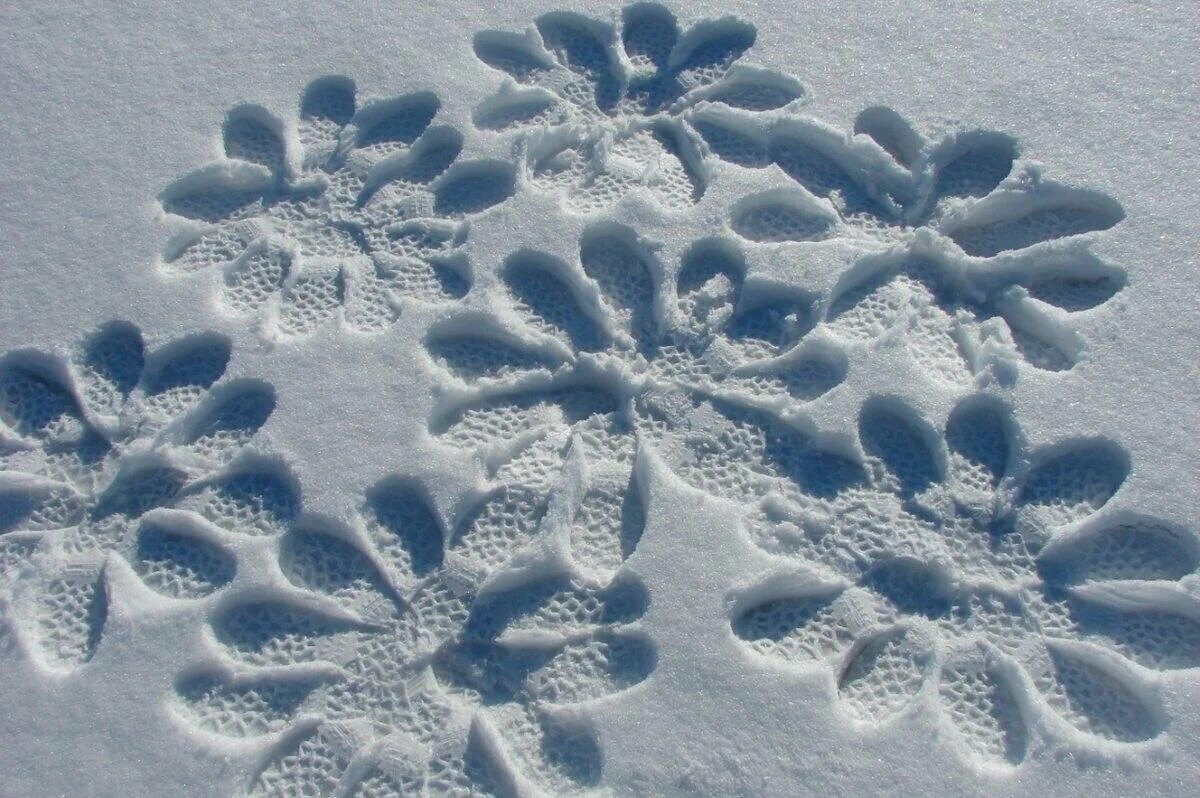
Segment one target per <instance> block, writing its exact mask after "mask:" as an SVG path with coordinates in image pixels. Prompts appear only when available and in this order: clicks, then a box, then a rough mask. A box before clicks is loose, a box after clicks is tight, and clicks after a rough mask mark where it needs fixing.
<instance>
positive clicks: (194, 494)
mask: <svg viewBox="0 0 1200 798" xmlns="http://www.w3.org/2000/svg"><path fill="white" fill-rule="evenodd" d="M177 505H178V507H179V508H180V509H184V510H190V511H192V512H195V513H197V514H199V515H200V516H201V517H202V518H205V519H207V520H208V521H211V522H212V523H214V524H216V525H217V526H219V527H221V528H222V529H225V530H226V531H228V532H236V533H239V534H242V535H255V536H257V535H276V534H280V533H282V532H284V531H285V530H286V529H288V528H289V527H290V525H291V523H292V521H293V520H294V519H295V518H296V516H297V515H298V514H299V511H300V492H299V488H298V487H297V486H296V485H295V482H294V480H292V479H291V478H290V477H288V476H285V475H284V473H283V472H282V469H279V468H273V467H257V466H255V465H253V464H250V465H248V466H247V467H245V468H244V469H239V470H237V471H234V472H232V473H227V474H222V475H220V476H219V477H217V478H215V479H212V480H210V481H207V482H204V483H201V484H199V485H197V486H195V487H194V488H191V489H189V491H188V494H187V495H186V496H185V497H183V498H182V499H181V500H180V501H179V502H177Z"/></svg>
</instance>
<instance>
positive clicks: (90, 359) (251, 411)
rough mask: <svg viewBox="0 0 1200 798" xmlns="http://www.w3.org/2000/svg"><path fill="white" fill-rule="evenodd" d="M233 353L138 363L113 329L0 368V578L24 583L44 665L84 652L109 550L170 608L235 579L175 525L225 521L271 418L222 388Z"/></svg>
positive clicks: (169, 347)
mask: <svg viewBox="0 0 1200 798" xmlns="http://www.w3.org/2000/svg"><path fill="white" fill-rule="evenodd" d="M229 354H230V348H229V343H228V341H227V340H225V339H224V338H221V337H220V336H215V335H208V334H200V335H194V336H191V337H187V338H182V339H178V340H175V341H170V342H168V343H166V344H164V345H163V346H162V347H160V348H158V349H156V350H154V351H151V352H147V351H146V349H145V347H144V345H143V342H142V336H141V333H140V332H139V331H138V329H137V328H136V327H134V326H133V325H131V324H127V323H124V322H111V323H108V324H106V325H104V326H102V327H101V328H100V329H99V330H97V331H96V332H94V333H93V334H92V335H90V336H88V337H87V338H86V339H85V340H84V341H83V342H82V343H81V344H80V345H79V346H77V347H76V348H75V350H74V351H73V353H72V355H71V356H70V357H66V358H59V357H55V356H52V355H46V354H43V353H40V352H34V351H17V352H10V353H8V354H7V355H6V356H5V357H4V358H3V361H2V362H0V420H2V421H3V426H2V427H0V436H2V438H0V443H2V444H3V448H2V450H0V467H2V469H3V470H0V533H2V536H0V558H2V559H0V570H2V571H3V573H4V574H5V575H6V576H15V575H17V574H22V575H27V576H28V578H25V579H21V580H13V582H12V585H11V586H12V587H14V588H20V589H19V590H17V591H16V593H15V599H14V601H13V607H14V608H15V610H16V612H15V616H14V617H15V620H16V623H17V625H18V626H19V627H20V628H21V630H22V631H24V632H27V633H28V639H29V640H30V641H31V642H32V644H33V645H32V646H31V648H32V650H33V651H34V652H36V653H37V654H38V655H39V656H40V659H41V661H42V662H44V663H45V664H46V665H48V666H50V667H52V668H56V669H62V670H71V669H74V668H77V667H79V666H81V665H83V664H84V663H86V662H88V661H89V660H90V659H91V658H92V656H93V654H94V653H95V651H96V648H97V646H98V645H99V643H100V642H101V638H102V630H103V625H104V622H105V619H106V615H107V610H106V607H107V592H106V587H105V580H104V577H103V568H104V563H105V559H106V557H107V556H108V554H109V553H110V552H117V553H119V554H122V555H124V556H125V557H126V558H127V559H128V561H129V563H130V565H131V567H132V568H133V569H134V570H135V571H136V572H138V573H139V574H140V575H141V577H142V578H143V579H144V580H145V581H146V583H147V584H149V585H151V586H152V587H153V588H154V589H156V590H158V591H160V592H162V593H165V594H167V595H176V596H178V595H199V594H204V593H206V592H209V591H211V590H214V589H216V587H217V586H219V585H220V584H223V583H225V582H228V581H229V580H230V579H231V578H232V570H231V561H230V559H229V558H228V557H227V556H225V555H224V554H222V553H221V552H220V551H218V550H216V549H214V548H213V547H212V546H211V545H210V544H209V543H208V542H207V541H206V540H205V539H204V538H203V536H200V537H197V536H195V535H193V534H191V533H190V532H189V531H188V530H189V529H190V526H191V525H190V523H189V522H187V521H186V519H185V518H184V516H188V515H189V512H185V511H190V514H191V515H199V516H208V517H212V518H215V519H220V518H223V517H226V516H228V515H229V514H230V513H232V512H233V509H232V508H233V505H234V504H235V503H236V501H235V499H236V496H238V495H240V494H239V491H240V490H241V489H242V488H244V487H245V484H244V482H245V480H244V477H243V476H242V475H241V473H240V470H239V467H238V466H237V465H236V463H239V462H243V461H244V459H245V458H246V457H248V456H249V455H244V454H243V452H245V447H246V445H247V444H248V443H249V442H250V441H251V439H252V438H253V436H254V435H255V433H256V432H257V431H258V429H259V428H260V427H261V426H262V424H263V423H264V422H265V421H266V420H267V418H268V416H270V414H271V412H272V410H273V409H274V406H275V394H274V392H273V391H272V389H271V388H270V387H269V386H267V385H265V384H263V383H260V382H258V381H254V380H246V379H226V380H222V376H223V374H224V373H225V368H226V365H227V363H228V360H229ZM181 519H183V520H181ZM43 566H44V567H43ZM26 572H29V573H28V574H26Z"/></svg>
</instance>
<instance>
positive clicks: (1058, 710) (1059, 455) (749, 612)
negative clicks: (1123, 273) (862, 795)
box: [733, 396, 1200, 765]
mask: <svg viewBox="0 0 1200 798" xmlns="http://www.w3.org/2000/svg"><path fill="white" fill-rule="evenodd" d="M859 438H860V441H861V444H862V447H863V449H864V451H865V453H866V458H867V464H868V470H869V472H870V475H871V476H870V478H869V479H868V480H867V481H865V482H864V483H863V484H861V485H859V486H856V487H855V488H853V489H850V490H847V491H845V492H843V493H842V494H841V495H839V496H838V497H836V498H835V499H833V500H830V501H818V500H809V501H808V502H807V503H805V504H801V503H790V502H786V501H779V502H776V503H775V504H774V505H773V506H772V507H770V508H768V509H767V510H766V512H765V513H764V514H763V516H762V518H761V519H760V523H759V524H757V525H756V526H754V527H752V529H753V531H754V533H755V535H756V536H757V539H758V541H759V543H760V544H761V545H762V546H764V547H765V548H767V549H768V550H771V551H773V552H776V553H778V554H780V555H785V556H792V557H798V558H801V559H802V560H803V561H804V562H806V563H808V564H809V565H810V567H811V566H816V567H817V568H819V569H821V570H820V572H819V573H818V572H814V573H812V574H809V575H807V576H803V575H802V576H800V577H798V578H787V577H783V578H773V579H772V580H769V581H768V582H767V583H764V584H762V585H759V586H758V587H757V588H756V589H754V590H751V591H748V592H747V593H746V594H745V597H744V599H743V600H742V602H741V606H740V607H739V609H738V610H737V613H736V617H735V619H734V623H733V627H734V631H735V633H736V634H737V635H738V637H740V638H741V639H743V640H744V641H746V642H747V644H748V645H749V646H750V647H751V648H753V649H754V650H755V651H757V652H759V653H760V654H762V655H763V656H765V657H768V658H771V659H774V660H779V661H786V662H789V663H796V664H800V665H807V666H809V667H817V668H825V667H829V668H830V669H832V670H833V671H834V673H835V675H836V689H837V694H838V696H839V698H840V699H841V701H840V703H841V704H842V706H843V707H844V708H845V709H846V711H847V712H848V713H849V714H850V715H852V716H854V717H856V718H858V719H860V720H862V721H866V722H882V721H884V720H886V719H888V718H889V717H892V716H894V715H896V714H898V713H901V712H903V711H905V710H906V709H907V708H908V707H910V706H913V705H914V704H916V703H917V702H918V699H920V698H922V697H924V700H925V701H926V702H927V704H928V703H932V704H933V705H935V706H937V707H938V708H939V710H940V712H941V713H942V714H943V717H945V718H947V719H948V720H949V722H950V726H951V727H952V728H953V729H954V730H955V735H956V738H957V739H958V740H959V741H960V742H961V743H962V750H963V751H965V752H968V753H969V754H972V755H974V756H977V757H979V758H980V759H981V760H982V761H984V762H992V763H997V764H1001V765H1004V764H1017V763H1019V762H1021V761H1022V759H1023V758H1024V756H1025V754H1026V752H1027V750H1029V746H1030V740H1031V736H1032V734H1033V733H1034V730H1035V729H1038V730H1039V733H1042V734H1045V733H1047V729H1049V730H1053V729H1054V728H1055V727H1054V723H1053V722H1050V720H1049V719H1051V718H1057V719H1060V720H1065V721H1066V722H1067V724H1068V725H1067V726H1064V727H1063V728H1070V727H1071V726H1073V727H1074V728H1075V729H1076V730H1078V731H1082V732H1085V733H1088V734H1091V735H1096V736H1099V737H1102V738H1107V739H1109V740H1114V741H1119V742H1135V741H1142V740H1148V739H1151V738H1153V737H1155V736H1157V735H1158V734H1159V732H1160V731H1161V730H1162V728H1163V727H1164V725H1165V722H1166V721H1165V719H1164V717H1163V711H1162V709H1161V707H1160V706H1159V705H1158V703H1157V699H1156V698H1155V691H1154V687H1153V683H1154V679H1153V678H1150V677H1149V674H1150V672H1151V671H1155V670H1165V669H1174V668H1191V667H1196V666H1198V665H1200V625H1198V624H1197V622H1196V621H1195V620H1194V618H1195V617H1196V603H1195V599H1194V597H1193V595H1192V593H1191V592H1190V590H1188V589H1187V585H1188V584H1194V581H1195V578H1196V577H1195V569H1196V566H1197V564H1198V563H1200V547H1198V545H1197V544H1198V541H1197V540H1196V539H1195V538H1194V536H1192V535H1189V534H1185V533H1183V532H1182V531H1180V530H1178V529H1175V528H1173V527H1171V526H1170V525H1169V524H1167V523H1165V522H1163V521H1159V520H1156V519H1152V518H1145V517H1138V516H1133V515H1129V514H1117V513H1102V512H1101V510H1103V509H1104V508H1105V505H1106V504H1107V503H1108V501H1109V499H1110V498H1111V497H1112V496H1113V495H1114V494H1115V493H1116V492H1117V490H1118V488H1119V487H1120V486H1121V484H1122V482H1123V481H1124V479H1125V477H1126V474H1127V472H1128V469H1129V464H1128V460H1127V457H1126V455H1125V453H1124V452H1122V451H1121V450H1120V449H1119V448H1118V447H1116V446H1115V445H1114V444H1112V443H1110V442H1107V441H1104V440H1100V439H1078V440H1071V441H1064V442H1063V443H1061V444H1058V445H1054V446H1049V447H1046V448H1044V449H1039V450H1036V451H1033V452H1025V451H1023V449H1022V444H1021V437H1020V431H1019V430H1018V429H1017V428H1016V426H1015V425H1014V423H1013V422H1012V421H1011V419H1010V417H1009V414H1008V411H1007V409H1006V408H1005V406H1004V405H1003V404H1002V403H1001V402H1000V401H999V400H998V399H995V398H993V397H988V396H975V397H969V398H968V399H965V400H963V401H962V402H961V403H960V404H959V405H958V406H957V407H956V408H955V409H954V411H953V412H952V413H951V415H950V418H949V421H948V422H947V424H946V428H945V432H944V434H943V435H939V434H938V433H937V432H936V431H935V430H934V429H933V428H932V427H931V426H930V425H928V424H927V423H925V422H924V421H923V420H921V418H920V417H919V416H918V415H917V413H916V412H915V411H913V410H912V409H911V408H909V407H907V406H905V405H903V404H901V403H900V402H898V401H896V400H890V399H882V398H880V399H875V400H872V401H870V402H868V403H867V404H866V405H865V406H864V408H863V410H862V413H861V415H860V418H859ZM1180 580H1183V581H1182V582H1180ZM1055 722H1057V721H1055Z"/></svg>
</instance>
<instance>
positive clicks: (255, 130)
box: [223, 105, 287, 175]
mask: <svg viewBox="0 0 1200 798" xmlns="http://www.w3.org/2000/svg"><path fill="white" fill-rule="evenodd" d="M282 131H283V123H281V122H280V121H279V120H277V119H275V118H274V117H272V116H271V114H270V113H269V112H268V111H267V110H266V109H265V108H263V107H261V106H257V105H242V106H238V107H237V108H234V109H233V110H232V111H230V112H229V115H228V116H227V117H226V118H225V129H224V131H223V133H224V141H225V154H226V155H227V156H228V157H230V158H237V159H240V160H243V161H249V162H250V163H256V164H259V165H260V166H265V167H267V169H269V170H270V171H271V172H272V173H273V174H277V175H278V174H282V173H283V172H284V170H285V169H286V167H287V148H286V146H285V145H284V143H283V136H282Z"/></svg>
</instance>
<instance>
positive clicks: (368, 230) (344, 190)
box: [161, 77, 515, 335]
mask: <svg viewBox="0 0 1200 798" xmlns="http://www.w3.org/2000/svg"><path fill="white" fill-rule="evenodd" d="M438 108H439V102H438V99H437V97H436V96H435V95H434V94H432V93H431V92H416V93H413V94H407V95H404V96H401V97H395V98H392V99H388V100H378V101H373V102H369V103H367V104H365V105H363V106H362V107H361V108H358V107H357V106H356V99H355V87H354V84H353V83H352V82H351V81H350V80H349V79H347V78H342V77H325V78H320V79H318V80H315V81H313V82H312V83H311V84H309V86H308V88H307V89H306V90H305V91H304V94H303V96H302V97H301V100H300V114H299V120H298V122H297V123H296V124H295V126H294V127H293V126H292V125H289V124H285V122H284V121H282V120H280V119H278V118H277V117H275V116H273V115H272V114H270V112H268V111H267V110H266V109H264V108H262V107H260V106H253V105H244V106H239V107H237V108H234V109H233V110H232V111H230V113H229V115H228V117H227V118H226V121H225V128H224V146H225V154H226V158H225V159H224V160H223V161H221V162H218V163H214V164H210V165H208V166H205V167H203V168H201V169H199V170H197V171H195V172H193V173H192V174H189V175H187V176H185V177H183V178H181V179H179V180H178V181H176V182H175V183H174V184H173V185H171V186H170V187H169V188H168V189H167V190H166V191H164V192H163V194H162V196H161V202H162V206H163V209H164V210H165V211H166V212H167V213H169V214H172V215H175V216H179V217H183V218H184V219H186V220H190V224H189V225H188V227H187V229H186V230H185V231H184V232H182V233H180V234H179V235H178V236H177V237H176V239H175V240H174V241H173V242H172V243H171V245H170V246H169V248H168V251H167V253H166V256H165V264H164V265H165V267H166V269H167V270H168V271H170V272H172V273H189V272H194V271H198V270H202V269H210V268H211V269H216V270H219V271H220V274H221V278H220V287H219V289H218V292H217V293H218V297H219V303H220V306H221V307H222V308H223V309H225V310H227V311H229V312H231V313H234V314H260V315H261V316H262V317H263V318H264V319H265V325H266V327H267V328H268V329H270V330H272V331H275V332H278V333H281V334H284V335H306V334H309V333H312V332H313V331H314V330H316V329H317V328H318V327H319V326H321V325H322V324H324V323H325V322H327V321H330V320H332V319H334V318H336V317H337V316H338V314H339V313H342V314H343V317H344V319H345V321H346V322H347V323H348V324H349V325H350V326H351V327H354V328H356V329H360V330H367V331H375V330H380V329H383V328H386V327H387V326H389V325H390V324H391V323H393V322H394V321H395V320H396V318H397V317H398V315H399V307H400V306H399V300H400V298H401V297H410V298H415V299H420V300H424V301H444V300H448V299H455V298H458V297H461V296H463V295H464V294H465V293H466V292H467V289H468V287H469V285H470V269H469V264H468V263H467V262H466V259H465V257H464V256H462V255H461V254H460V252H459V250H460V249H461V247H462V244H463V243H464V242H465V239H466V236H467V232H468V224H467V220H469V219H470V218H471V217H472V216H473V215H475V214H478V213H479V212H481V211H483V210H485V209H487V208H489V207H491V206H492V205H495V204H497V203H499V202H502V201H503V200H505V199H507V198H508V197H509V196H510V195H512V193H513V191H514V190H515V173H514V170H513V168H512V166H511V165H510V164H507V163H503V162H496V161H472V162H457V163H456V159H457V158H458V155H459V152H460V150H461V149H462V145H463V137H462V135H461V134H460V133H459V132H458V131H456V130H454V129H453V128H451V127H449V126H446V125H431V122H432V121H433V119H434V117H435V116H436V115H437V112H438Z"/></svg>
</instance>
